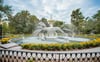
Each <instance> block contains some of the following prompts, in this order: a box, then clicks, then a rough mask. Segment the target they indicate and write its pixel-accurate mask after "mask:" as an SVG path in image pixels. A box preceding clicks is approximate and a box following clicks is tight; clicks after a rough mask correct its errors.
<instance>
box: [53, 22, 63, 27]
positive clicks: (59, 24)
mask: <svg viewBox="0 0 100 62" xmlns="http://www.w3.org/2000/svg"><path fill="white" fill-rule="evenodd" d="M63 24H64V22H62V21H55V22H54V23H53V26H55V27H61V26H62V25H63Z"/></svg>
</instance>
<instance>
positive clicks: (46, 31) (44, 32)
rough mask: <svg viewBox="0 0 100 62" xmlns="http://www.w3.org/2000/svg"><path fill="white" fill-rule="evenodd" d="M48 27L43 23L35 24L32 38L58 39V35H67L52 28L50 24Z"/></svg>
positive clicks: (58, 28)
mask: <svg viewBox="0 0 100 62" xmlns="http://www.w3.org/2000/svg"><path fill="white" fill-rule="evenodd" d="M48 24H49V25H50V27H47V26H46V25H45V24H44V23H43V22H39V23H38V24H37V27H36V30H35V31H34V33H33V34H34V36H38V37H40V38H42V39H46V38H54V37H58V35H59V34H60V35H61V34H63V35H68V34H67V33H65V32H64V31H63V30H62V29H61V28H60V27H53V24H52V23H49V22H48Z"/></svg>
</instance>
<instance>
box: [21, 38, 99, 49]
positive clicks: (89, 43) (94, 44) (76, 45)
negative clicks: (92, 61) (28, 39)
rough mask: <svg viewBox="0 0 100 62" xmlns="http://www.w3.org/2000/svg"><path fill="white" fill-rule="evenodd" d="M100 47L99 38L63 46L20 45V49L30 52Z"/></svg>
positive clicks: (56, 44)
mask: <svg viewBox="0 0 100 62" xmlns="http://www.w3.org/2000/svg"><path fill="white" fill-rule="evenodd" d="M97 46H100V38H97V39H95V40H91V41H86V42H79V43H64V44H59V43H55V44H22V47H23V48H25V49H30V50H49V51H51V50H53V51H55V50H73V49H84V48H90V47H97Z"/></svg>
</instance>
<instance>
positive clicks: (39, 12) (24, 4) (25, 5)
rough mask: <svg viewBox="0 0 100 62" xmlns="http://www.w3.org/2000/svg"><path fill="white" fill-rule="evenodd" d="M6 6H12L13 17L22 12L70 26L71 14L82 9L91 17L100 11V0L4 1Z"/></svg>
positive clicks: (86, 15) (85, 14) (84, 13)
mask: <svg viewBox="0 0 100 62" xmlns="http://www.w3.org/2000/svg"><path fill="white" fill-rule="evenodd" d="M4 4H6V5H10V6H12V9H13V15H15V14H16V13H17V12H20V11H21V10H28V11H29V12H30V14H32V15H36V16H37V17H38V18H39V19H41V18H42V17H45V18H47V19H48V20H49V19H50V18H51V17H52V19H54V20H61V21H63V22H66V23H68V24H70V18H71V17H70V15H71V12H72V11H73V10H75V9H77V8H81V12H82V13H83V15H84V16H85V17H91V16H92V15H94V14H96V13H97V11H98V10H100V0H4Z"/></svg>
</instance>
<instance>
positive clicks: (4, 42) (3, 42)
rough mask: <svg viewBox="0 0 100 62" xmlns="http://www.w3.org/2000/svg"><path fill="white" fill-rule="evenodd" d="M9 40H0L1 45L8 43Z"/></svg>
mask: <svg viewBox="0 0 100 62" xmlns="http://www.w3.org/2000/svg"><path fill="white" fill-rule="evenodd" d="M9 40H10V38H2V39H1V40H0V42H1V44H6V43H8V42H9Z"/></svg>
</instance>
